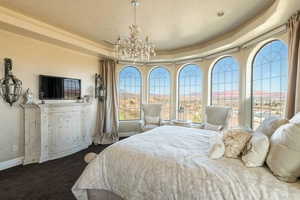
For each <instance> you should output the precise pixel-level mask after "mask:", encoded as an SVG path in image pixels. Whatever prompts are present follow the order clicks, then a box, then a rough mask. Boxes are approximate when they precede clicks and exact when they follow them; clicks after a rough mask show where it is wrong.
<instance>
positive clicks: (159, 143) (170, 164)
mask: <svg viewBox="0 0 300 200" xmlns="http://www.w3.org/2000/svg"><path fill="white" fill-rule="evenodd" d="M215 134H217V133H216V132H214V131H208V130H201V129H193V128H184V127H176V126H162V127H159V128H156V129H153V130H151V131H148V132H146V133H143V134H139V135H136V136H132V137H130V138H128V139H125V140H122V141H120V142H118V143H115V144H113V145H111V146H109V147H108V148H106V149H105V150H104V151H103V152H101V153H100V154H99V155H98V156H97V157H96V159H94V160H93V161H92V162H91V163H90V164H89V165H88V166H87V167H86V169H85V170H84V172H83V173H82V174H81V176H80V177H79V179H78V180H77V182H76V183H75V185H74V186H73V188H72V192H73V194H74V195H75V197H76V198H77V200H94V199H95V200H96V199H97V200H101V199H105V200H119V199H123V200H171V199H172V200H183V199H184V200H232V199H236V200H258V199H260V200H263V199H268V200H269V199H272V200H282V199H285V200H299V199H300V183H299V182H298V183H294V184H288V183H284V182H281V181H279V180H277V179H276V178H275V177H274V176H273V175H272V173H271V172H270V171H269V170H268V169H267V168H264V167H259V168H247V167H245V166H244V164H243V163H242V162H241V161H240V160H239V159H228V158H221V159H218V160H212V159H209V158H208V149H209V140H210V138H211V137H213V136H214V135H215Z"/></svg>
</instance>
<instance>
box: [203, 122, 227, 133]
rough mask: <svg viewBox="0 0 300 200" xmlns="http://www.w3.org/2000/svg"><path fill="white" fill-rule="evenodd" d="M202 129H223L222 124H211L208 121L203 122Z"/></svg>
mask: <svg viewBox="0 0 300 200" xmlns="http://www.w3.org/2000/svg"><path fill="white" fill-rule="evenodd" d="M204 129H205V130H210V131H221V130H222V129H223V126H221V125H220V126H218V125H213V124H210V123H207V122H206V123H205V124H204Z"/></svg>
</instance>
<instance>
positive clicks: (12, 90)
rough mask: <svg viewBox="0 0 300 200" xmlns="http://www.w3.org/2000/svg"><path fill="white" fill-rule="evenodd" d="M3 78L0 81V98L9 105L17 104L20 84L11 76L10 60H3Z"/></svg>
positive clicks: (20, 88)
mask: <svg viewBox="0 0 300 200" xmlns="http://www.w3.org/2000/svg"><path fill="white" fill-rule="evenodd" d="M4 73H5V77H4V78H3V79H1V80H0V96H2V98H3V99H4V101H6V102H7V103H9V104H10V106H12V105H13V103H15V102H17V101H18V100H19V98H20V96H21V93H22V82H21V81H20V80H19V79H17V77H15V76H14V75H13V74H12V60H11V59H10V58H5V59H4Z"/></svg>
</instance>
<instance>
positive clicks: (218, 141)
mask: <svg viewBox="0 0 300 200" xmlns="http://www.w3.org/2000/svg"><path fill="white" fill-rule="evenodd" d="M209 143H210V149H209V152H208V157H209V158H210V159H219V158H221V157H223V155H224V153H225V145H224V142H223V139H222V137H221V136H220V135H215V136H214V137H211V138H210V141H209Z"/></svg>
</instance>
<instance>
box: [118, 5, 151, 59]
mask: <svg viewBox="0 0 300 200" xmlns="http://www.w3.org/2000/svg"><path fill="white" fill-rule="evenodd" d="M131 5H132V7H133V9H134V24H132V25H131V26H129V29H130V33H129V37H128V38H124V39H122V38H121V37H119V38H118V40H117V42H116V45H115V53H116V58H117V59H118V60H132V61H134V62H135V61H140V62H143V61H149V60H150V58H151V56H155V55H156V53H155V46H154V44H153V43H152V42H151V41H150V39H149V37H148V36H146V37H145V40H142V39H141V36H140V34H141V30H140V28H139V27H138V26H137V25H136V8H137V7H138V6H139V5H140V3H139V2H138V0H131Z"/></svg>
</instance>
